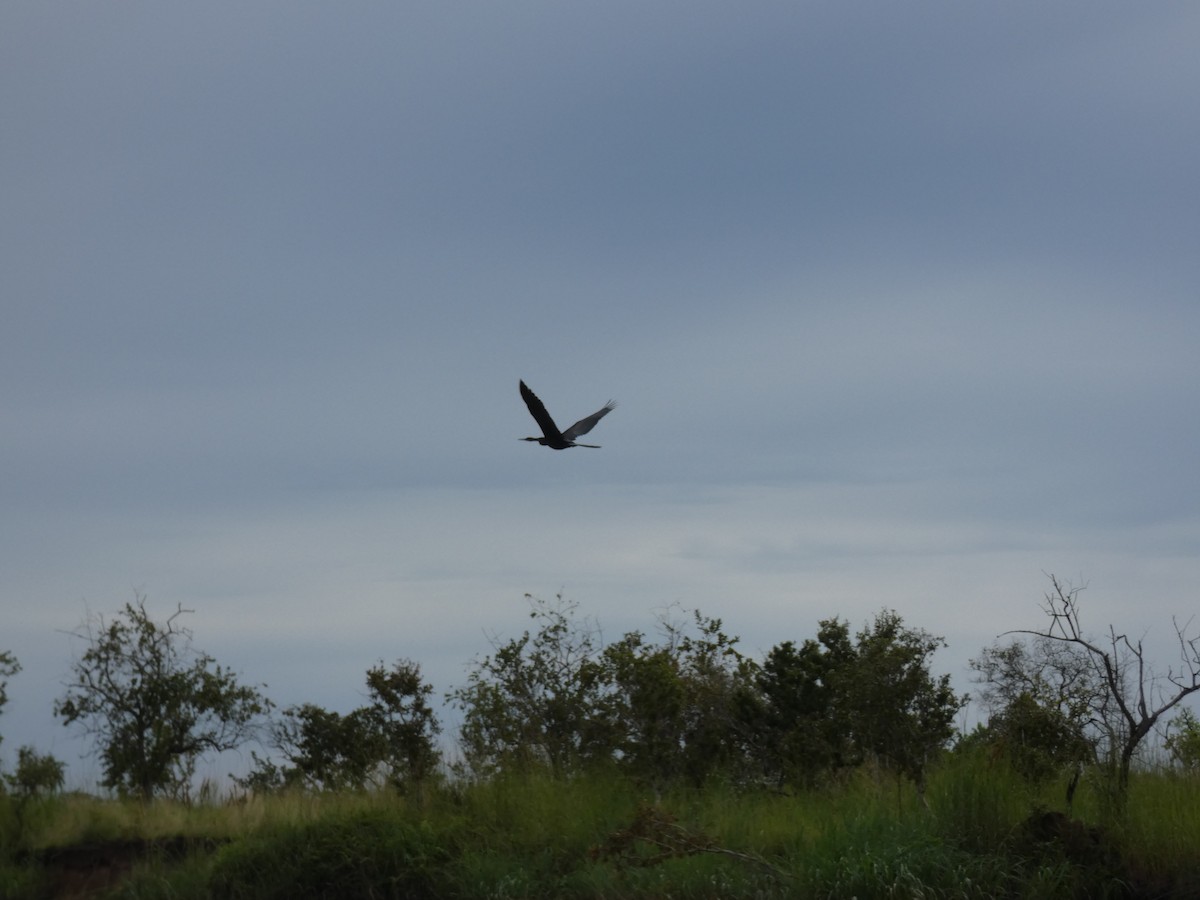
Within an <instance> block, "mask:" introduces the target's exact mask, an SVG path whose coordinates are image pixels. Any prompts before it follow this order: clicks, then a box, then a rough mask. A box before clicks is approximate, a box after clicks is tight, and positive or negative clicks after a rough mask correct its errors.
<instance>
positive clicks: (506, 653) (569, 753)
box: [447, 594, 612, 777]
mask: <svg viewBox="0 0 1200 900" xmlns="http://www.w3.org/2000/svg"><path fill="white" fill-rule="evenodd" d="M526 599H527V600H529V602H530V605H531V610H530V613H529V617H530V618H531V619H534V620H535V621H536V622H538V623H539V624H538V628H537V630H536V631H534V632H533V633H530V632H529V631H528V630H527V631H525V632H524V633H523V634H522V635H521V636H520V637H518V638H513V639H511V640H509V641H505V642H503V643H501V642H500V641H499V640H498V639H493V641H492V647H493V651H494V652H493V653H492V654H491V655H490V656H487V657H484V658H483V659H482V660H480V661H479V662H477V663H476V664H475V666H474V668H473V670H472V671H471V673H470V674H469V675H468V678H467V684H466V685H465V686H463V687H460V688H457V689H456V690H454V691H452V692H451V693H450V694H449V695H448V698H447V699H449V700H450V702H451V703H453V704H454V705H456V706H457V707H459V708H460V709H462V710H463V711H464V717H463V723H462V726H461V727H460V730H459V743H460V746H461V749H462V752H463V756H464V759H465V764H466V767H467V768H468V769H469V770H470V771H471V772H473V773H474V774H476V775H484V776H486V775H490V774H493V773H495V772H497V771H500V770H514V769H515V770H526V769H529V768H531V767H539V766H545V767H547V768H549V770H550V771H551V773H552V774H554V775H555V776H556V777H557V776H563V775H566V774H569V773H571V772H573V771H575V770H576V769H578V768H579V767H580V766H584V765H587V764H589V763H590V762H592V761H595V760H596V759H604V758H607V757H609V756H610V755H611V748H612V736H611V735H610V734H607V733H605V728H604V726H603V722H602V720H601V718H600V717H598V716H597V715H596V711H597V710H598V708H599V705H600V700H601V696H602V693H603V683H602V671H601V667H600V665H599V663H598V661H597V657H598V655H599V653H600V630H599V626H597V625H596V624H595V623H594V622H592V621H589V620H581V619H578V618H576V617H575V608H576V605H575V604H573V603H567V602H565V601H564V600H563V598H562V595H561V594H559V595H557V596H556V598H555V602H554V603H553V604H551V603H547V602H545V601H543V600H539V599H537V598H535V597H533V596H531V595H529V594H526Z"/></svg>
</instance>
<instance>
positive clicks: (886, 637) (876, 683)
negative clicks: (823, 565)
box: [838, 610, 967, 799]
mask: <svg viewBox="0 0 1200 900" xmlns="http://www.w3.org/2000/svg"><path fill="white" fill-rule="evenodd" d="M944 646H945V641H944V640H943V639H942V638H940V637H937V636H935V635H932V634H929V633H928V632H927V631H924V630H921V629H911V628H907V627H905V625H904V621H903V619H901V618H900V616H899V615H897V614H896V613H895V612H894V611H891V610H883V611H882V612H880V613H878V614H877V615H876V617H875V621H874V622H873V623H872V624H871V625H870V626H869V627H867V628H864V629H863V630H861V631H860V632H859V633H858V635H857V637H856V639H855V647H854V657H853V660H852V661H851V662H850V663H849V665H847V666H846V667H845V669H844V670H843V671H842V672H839V673H838V681H839V682H840V688H839V690H840V693H841V695H842V697H843V702H844V705H845V710H846V712H847V713H848V715H849V720H850V722H851V723H852V727H853V740H854V743H855V744H857V745H858V747H859V748H860V749H861V750H862V751H863V752H864V753H866V754H868V755H870V756H873V757H875V758H876V759H879V760H881V761H884V762H885V763H887V764H888V765H890V766H891V767H892V768H894V769H895V770H896V771H897V773H898V774H902V775H905V776H907V777H908V778H910V779H911V780H912V782H913V783H914V784H915V785H916V788H917V793H918V794H919V795H920V796H921V797H922V799H924V794H925V776H926V773H927V770H928V766H929V763H930V762H931V761H932V759H933V757H934V756H935V755H936V754H937V753H938V752H939V751H940V750H941V749H942V748H944V747H945V746H946V743H947V742H948V741H949V740H950V737H951V736H952V735H953V733H954V718H955V716H957V715H958V711H959V710H960V709H962V707H963V706H964V705H966V702H967V697H966V695H962V696H959V695H957V694H955V693H954V690H953V689H952V688H951V685H950V676H949V675H942V676H940V677H934V675H933V674H932V673H931V672H930V669H929V662H930V657H931V656H932V655H933V653H934V652H935V651H936V650H938V648H940V647H944Z"/></svg>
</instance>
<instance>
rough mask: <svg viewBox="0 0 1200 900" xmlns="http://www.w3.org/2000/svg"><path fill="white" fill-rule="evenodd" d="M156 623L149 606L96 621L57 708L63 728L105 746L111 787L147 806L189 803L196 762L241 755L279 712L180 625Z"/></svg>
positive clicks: (88, 627) (87, 629)
mask: <svg viewBox="0 0 1200 900" xmlns="http://www.w3.org/2000/svg"><path fill="white" fill-rule="evenodd" d="M183 613H184V610H183V608H182V607H180V608H178V609H177V610H176V612H175V613H173V614H172V615H171V616H170V617H169V618H168V619H167V620H166V621H165V622H163V623H161V624H159V623H157V622H155V621H154V620H153V619H152V618H151V617H150V614H149V612H148V611H147V610H146V606H145V600H144V598H142V597H139V598H137V602H136V604H132V603H126V604H125V607H124V609H123V611H122V612H121V613H119V614H118V615H117V616H116V617H115V618H113V619H112V620H109V621H106V620H105V619H104V618H103V617H97V618H95V619H89V620H88V622H87V623H86V624H85V625H84V626H83V629H82V630H81V631H79V632H76V635H77V636H78V637H80V638H81V639H83V640H86V641H87V644H88V647H87V650H86V651H85V652H84V653H83V655H82V656H81V657H80V658H79V659H77V660H76V661H75V663H74V665H73V667H72V680H71V681H70V682H69V683H68V689H67V693H66V695H65V696H64V697H62V698H61V699H60V700H58V701H57V702H56V703H55V708H54V709H55V714H56V715H58V716H59V717H61V718H62V720H63V724H64V725H71V724H73V723H80V724H82V725H83V727H84V729H85V731H86V732H87V733H89V734H92V735H94V736H95V737H96V738H97V740H98V742H99V754H100V757H101V760H102V762H103V767H104V779H103V784H104V785H105V786H106V787H111V788H115V789H116V790H118V791H119V792H121V793H122V794H134V795H137V796H139V797H141V798H142V799H143V800H149V799H150V798H151V797H152V796H153V795H154V794H156V793H162V792H166V793H170V794H173V795H176V796H186V794H187V791H188V789H189V784H190V781H191V776H192V774H193V772H194V771H195V764H196V760H197V758H198V757H199V756H201V755H202V754H204V753H206V752H221V751H224V750H230V749H233V748H236V747H239V746H240V745H242V744H243V743H245V742H246V741H247V740H249V739H250V738H251V737H252V736H253V735H254V733H255V730H256V727H257V723H258V720H259V718H260V717H261V716H263V715H264V714H265V713H266V712H267V711H268V710H269V709H270V707H271V703H270V701H269V700H267V699H266V698H265V697H264V696H263V695H262V694H261V693H260V692H259V691H258V690H257V689H255V688H252V687H247V686H243V685H241V684H239V683H238V681H237V678H236V677H235V676H234V674H233V673H232V672H230V671H228V670H227V669H224V668H223V667H221V666H220V665H217V663H216V661H215V660H214V659H213V658H212V657H211V656H209V655H208V654H206V653H200V652H196V651H193V649H192V646H191V640H192V633H191V631H189V630H188V629H186V628H183V627H182V626H180V625H179V624H178V623H177V619H178V618H179V617H180V616H181V615H182V614H183Z"/></svg>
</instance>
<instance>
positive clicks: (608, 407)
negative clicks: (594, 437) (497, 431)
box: [521, 381, 617, 450]
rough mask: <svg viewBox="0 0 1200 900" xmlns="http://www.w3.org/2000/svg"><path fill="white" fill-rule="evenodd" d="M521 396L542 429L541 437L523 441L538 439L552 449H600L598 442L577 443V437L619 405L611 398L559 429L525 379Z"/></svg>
mask: <svg viewBox="0 0 1200 900" xmlns="http://www.w3.org/2000/svg"><path fill="white" fill-rule="evenodd" d="M521 398H522V399H523V400H524V401H525V405H526V406H528V407H529V414H530V415H531V416H533V418H534V420H535V421H536V422H537V423H538V425H539V426H540V427H541V429H542V436H541V437H527V438H521V440H523V441H537V442H538V443H539V444H541V445H542V446H543V447H549V448H551V449H552V450H566V449H567V448H568V447H591V448H592V449H594V450H599V449H600V448H599V446H598V445H596V444H577V443H576V442H575V438H577V437H581V436H582V435H585V434H587V433H588V432H589V431H591V430H592V428H593V427H594V426H595V424H596V423H597V422H599V421H600V420H601V419H603V418H604V417H605V416H607V415H608V414H609V413H610V412H612V410H613V408H614V407H615V406H616V405H617V404H615V403H613V402H612V401H611V400H609V401H608V402H607V403H606V404H604V406H603V407H602V408H601V409H598V410H596V411H595V412H594V413H592V414H591V415H590V416H588V417H587V418H586V419H580V420H579V421H578V422H576V423H575V424H574V425H572V426H571V427H570V428H568V429H567V430H566V431H559V430H558V426H557V425H555V424H554V420H553V419H552V418H550V413H548V412H546V407H545V406H543V405H542V401H541V400H539V399H538V398H537V394H535V393H534V392H533V391H531V390H530V389H529V387H528V386H527V385H526V384H525V382H524V381H522V382H521Z"/></svg>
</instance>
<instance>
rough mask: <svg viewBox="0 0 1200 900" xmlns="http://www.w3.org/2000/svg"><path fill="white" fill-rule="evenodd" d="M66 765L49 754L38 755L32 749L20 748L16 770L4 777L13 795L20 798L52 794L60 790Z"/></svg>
mask: <svg viewBox="0 0 1200 900" xmlns="http://www.w3.org/2000/svg"><path fill="white" fill-rule="evenodd" d="M65 771H66V764H65V763H63V762H61V761H59V760H57V759H55V758H54V757H53V756H51V755H50V754H48V753H47V754H44V755H43V754H40V753H38V752H37V751H36V750H34V748H33V747H22V748H21V749H19V750H18V751H17V769H16V771H15V772H13V773H12V774H11V775H5V776H4V780H5V781H7V782H8V785H9V787H10V788H11V789H12V791H13V793H15V794H17V795H18V796H21V797H33V796H36V795H37V794H42V793H53V792H54V791H58V790H61V789H62V786H63V781H64V773H65Z"/></svg>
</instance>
